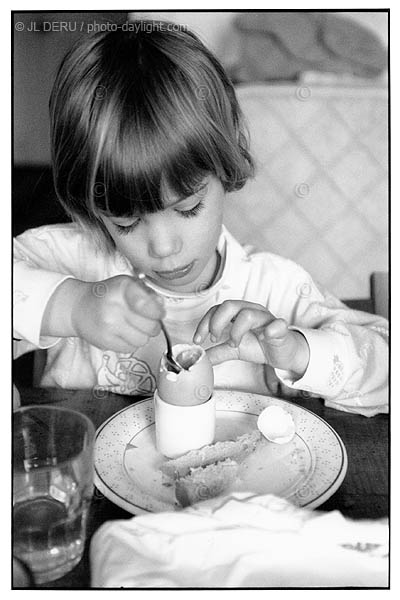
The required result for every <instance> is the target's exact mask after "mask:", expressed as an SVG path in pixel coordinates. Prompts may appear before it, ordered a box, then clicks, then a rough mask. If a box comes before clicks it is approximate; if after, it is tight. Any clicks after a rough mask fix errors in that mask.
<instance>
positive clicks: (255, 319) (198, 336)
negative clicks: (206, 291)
mask: <svg viewBox="0 0 400 600" xmlns="http://www.w3.org/2000/svg"><path fill="white" fill-rule="evenodd" d="M208 334H210V339H211V341H212V342H218V341H220V340H224V341H223V342H222V343H220V344H218V345H217V346H213V347H212V348H208V349H207V354H208V357H209V358H210V360H211V362H212V364H214V365H217V364H219V363H222V362H225V361H226V360H235V359H236V360H245V361H250V362H256V363H261V364H262V363H267V364H269V365H271V366H272V367H275V368H278V369H285V370H288V371H291V372H292V373H293V374H294V375H295V377H297V378H300V377H302V376H303V375H304V372H305V370H306V368H307V365H308V361H309V357H310V353H309V348H308V344H307V341H306V339H305V337H304V336H303V335H302V334H301V333H300V332H298V331H292V330H290V329H288V325H287V323H286V321H285V320H284V319H277V318H276V317H275V316H274V315H273V314H272V313H271V312H269V311H268V310H267V309H266V308H265V307H263V306H262V305H260V304H255V303H253V302H245V301H243V300H226V301H225V302H223V303H222V304H219V305H217V306H214V307H213V308H211V309H210V310H209V311H208V312H207V313H206V314H205V315H204V317H203V318H202V319H201V321H200V323H199V324H198V326H197V329H196V331H195V334H194V336H193V339H194V341H195V343H200V342H201V341H202V340H204V339H205V338H206V337H207V335H208Z"/></svg>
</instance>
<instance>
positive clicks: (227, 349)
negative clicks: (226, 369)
mask: <svg viewBox="0 0 400 600" xmlns="http://www.w3.org/2000/svg"><path fill="white" fill-rule="evenodd" d="M206 353H207V356H208V358H209V359H210V362H211V364H212V365H213V366H215V365H219V364H220V363H223V362H225V361H226V360H239V358H240V356H239V348H233V347H232V346H230V345H229V344H228V343H227V342H224V343H223V344H218V345H217V346H211V348H207V350H206Z"/></svg>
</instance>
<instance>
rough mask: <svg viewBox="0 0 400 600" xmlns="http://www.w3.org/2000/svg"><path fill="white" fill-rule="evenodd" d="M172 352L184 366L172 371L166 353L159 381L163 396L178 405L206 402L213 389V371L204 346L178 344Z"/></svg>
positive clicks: (160, 391)
mask: <svg viewBox="0 0 400 600" xmlns="http://www.w3.org/2000/svg"><path fill="white" fill-rule="evenodd" d="M172 353H173V356H174V358H175V360H176V361H177V362H178V364H180V365H181V366H182V370H181V371H180V372H179V373H174V372H173V371H170V370H169V369H168V361H167V359H166V355H165V354H163V356H162V357H161V362H160V370H159V373H158V381H157V391H158V394H159V396H160V398H161V399H162V400H164V402H167V403H168V404H175V405H177V406H196V405H197V404H203V403H204V402H207V400H209V399H210V398H211V396H212V394H213V391H214V372H213V368H212V365H211V362H210V360H209V358H208V356H207V354H206V352H205V350H204V348H202V347H201V346H197V345H193V344H176V345H175V346H173V348H172Z"/></svg>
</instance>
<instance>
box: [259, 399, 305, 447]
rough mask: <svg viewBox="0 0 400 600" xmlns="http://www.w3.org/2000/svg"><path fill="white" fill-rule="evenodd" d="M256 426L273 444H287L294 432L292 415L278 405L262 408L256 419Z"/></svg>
mask: <svg viewBox="0 0 400 600" xmlns="http://www.w3.org/2000/svg"><path fill="white" fill-rule="evenodd" d="M257 427H258V429H259V430H260V431H261V433H262V434H263V435H264V436H265V437H266V438H267V440H269V441H270V442H274V443H275V444H287V443H288V442H290V440H292V439H293V437H294V435H295V433H296V427H295V424H294V421H293V418H292V415H290V414H289V413H288V412H287V411H286V410H284V409H283V408H281V407H280V406H267V408H264V410H263V411H262V412H261V413H260V415H259V417H258V419H257Z"/></svg>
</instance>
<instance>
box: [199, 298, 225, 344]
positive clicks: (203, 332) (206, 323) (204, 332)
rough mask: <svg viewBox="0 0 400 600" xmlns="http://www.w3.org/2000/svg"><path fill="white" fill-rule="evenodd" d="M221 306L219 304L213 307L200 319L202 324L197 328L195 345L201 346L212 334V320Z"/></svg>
mask: <svg viewBox="0 0 400 600" xmlns="http://www.w3.org/2000/svg"><path fill="white" fill-rule="evenodd" d="M220 306H221V305H220V304H217V306H213V307H212V308H210V309H209V310H208V311H207V312H206V314H205V315H204V317H202V318H201V319H200V322H199V324H198V325H197V327H196V331H195V332H194V334H193V341H194V343H195V344H200V343H201V342H202V341H203V340H205V338H206V337H207V336H208V334H209V332H210V321H211V318H212V316H213V315H214V313H215V312H216V311H217V310H218V308H219V307H220Z"/></svg>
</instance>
